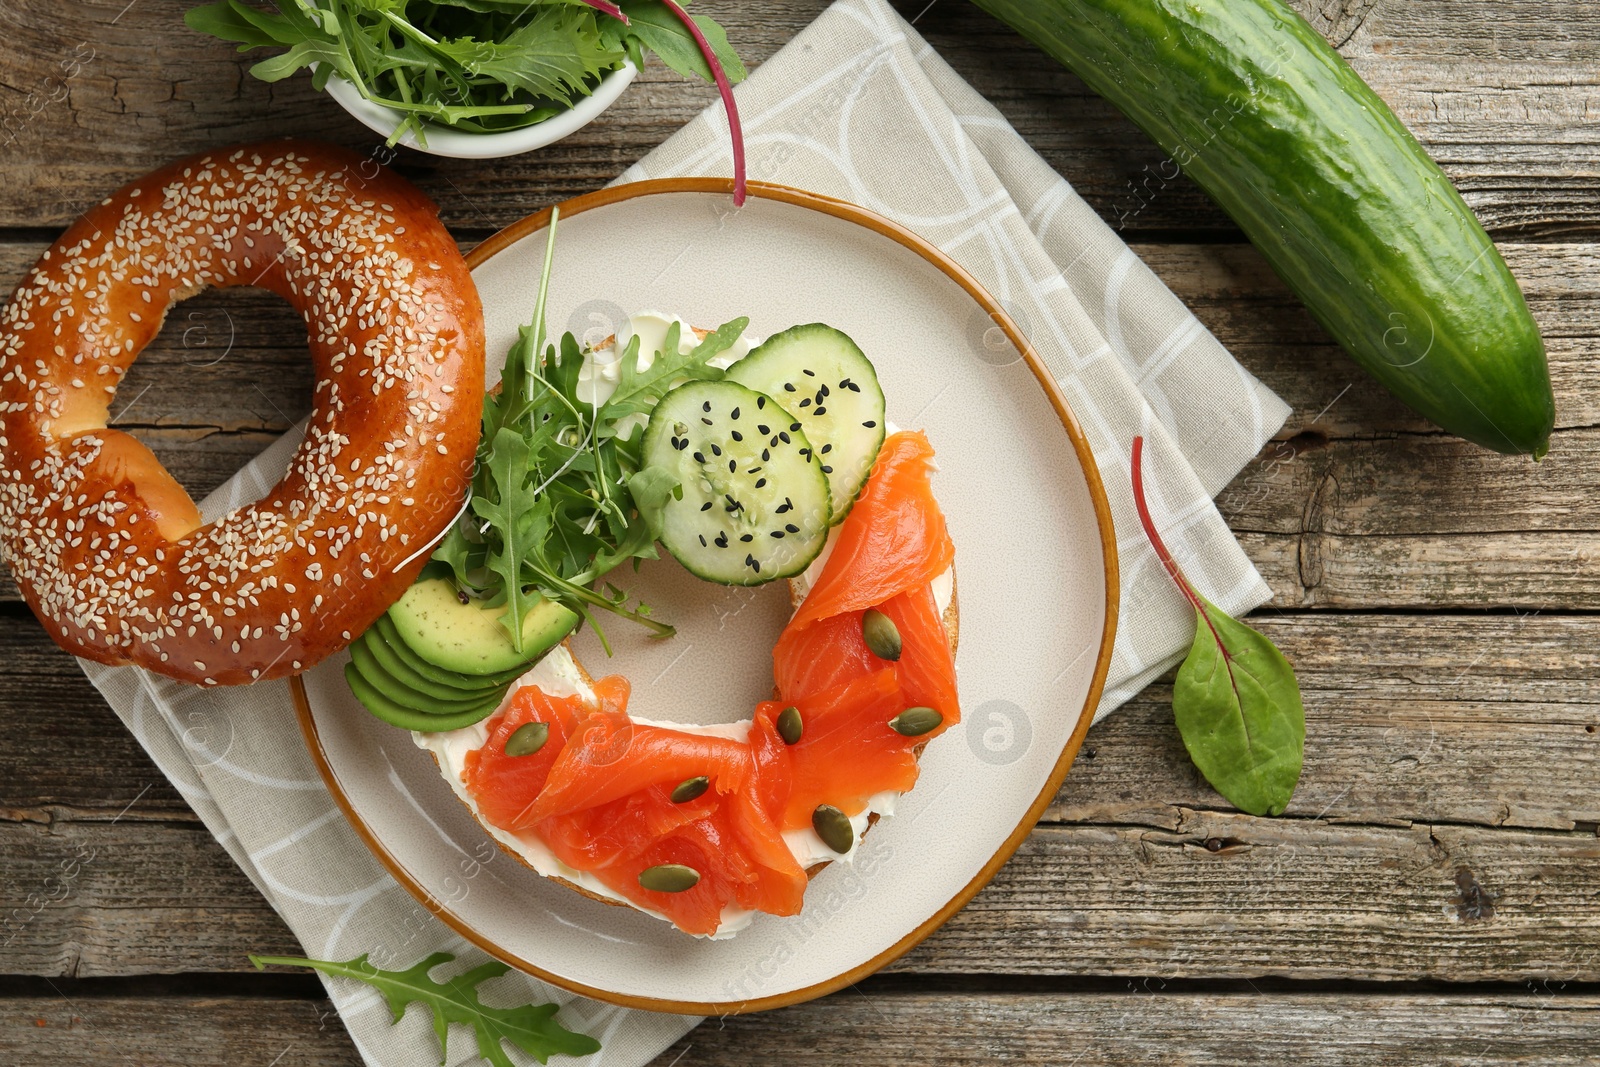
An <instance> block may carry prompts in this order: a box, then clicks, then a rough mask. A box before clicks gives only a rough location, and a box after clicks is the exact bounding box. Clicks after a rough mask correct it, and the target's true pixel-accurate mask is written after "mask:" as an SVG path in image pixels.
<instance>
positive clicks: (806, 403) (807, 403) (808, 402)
mask: <svg viewBox="0 0 1600 1067" xmlns="http://www.w3.org/2000/svg"><path fill="white" fill-rule="evenodd" d="M800 406H801V407H803V408H808V407H810V406H811V398H810V397H809V396H808V397H806V398H805V399H804V400H802V401H800Z"/></svg>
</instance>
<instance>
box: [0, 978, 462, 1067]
mask: <svg viewBox="0 0 1600 1067" xmlns="http://www.w3.org/2000/svg"><path fill="white" fill-rule="evenodd" d="M462 1036H464V1035H458V1036H457V1038H456V1039H457V1040H458V1041H459V1040H461V1037H462ZM468 1040H469V1041H470V1037H469V1038H468ZM468 1047H470V1046H468ZM0 1060H3V1061H4V1062H6V1063H13V1064H45V1063H48V1064H54V1065H56V1067H80V1065H81V1067H90V1065H100V1064H138V1065H139V1067H164V1065H171V1067H180V1065H181V1067H210V1065H215V1064H222V1063H237V1064H252V1065H253V1064H260V1065H262V1067H267V1065H271V1067H361V1063H362V1059H361V1055H360V1053H358V1052H357V1051H356V1048H355V1045H353V1044H352V1043H351V1041H350V1036H349V1034H348V1033H347V1032H346V1031H345V1028H344V1026H343V1025H342V1024H341V1023H340V1022H339V1017H338V1015H337V1014H335V1013H334V1010H333V1005H332V1003H331V1002H329V1001H327V1000H321V999H318V1000H309V999H307V1000H296V999H278V998H274V997H251V996H241V995H232V996H172V995H167V996H162V997H160V998H159V999H157V998H155V997H140V996H128V995H126V994H123V995H114V996H81V995H73V996H71V997H70V998H69V997H66V996H19V997H4V998H0Z"/></svg>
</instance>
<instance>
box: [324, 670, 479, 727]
mask: <svg viewBox="0 0 1600 1067" xmlns="http://www.w3.org/2000/svg"><path fill="white" fill-rule="evenodd" d="M344 680H345V682H346V684H348V685H349V686H350V692H352V693H354V694H355V697H356V699H357V700H359V701H361V704H362V706H363V707H365V708H366V709H367V710H368V711H370V712H372V714H374V715H376V716H377V717H378V718H380V719H382V720H383V721H384V722H387V723H390V724H392V725H395V726H398V727H400V728H401V729H402V730H419V731H421V732H423V733H438V732H440V731H443V730H459V729H461V728H462V727H463V726H471V725H472V724H473V723H475V722H482V721H483V720H484V719H487V718H488V717H489V716H490V715H493V714H494V709H495V708H496V707H498V706H499V702H498V701H488V702H486V703H485V704H484V706H483V707H482V708H481V709H474V710H472V711H463V712H458V713H456V714H454V715H429V714H428V713H427V712H424V711H415V710H413V709H411V708H407V707H402V706H401V705H399V704H396V703H395V702H394V701H392V700H390V699H389V698H388V697H386V696H384V695H383V694H382V693H380V692H378V691H377V690H376V689H374V688H373V687H372V684H371V683H370V682H368V681H367V679H366V678H365V677H364V676H363V675H362V673H361V672H360V671H358V670H357V669H356V665H355V661H354V660H352V661H351V662H349V663H346V664H345V665H344Z"/></svg>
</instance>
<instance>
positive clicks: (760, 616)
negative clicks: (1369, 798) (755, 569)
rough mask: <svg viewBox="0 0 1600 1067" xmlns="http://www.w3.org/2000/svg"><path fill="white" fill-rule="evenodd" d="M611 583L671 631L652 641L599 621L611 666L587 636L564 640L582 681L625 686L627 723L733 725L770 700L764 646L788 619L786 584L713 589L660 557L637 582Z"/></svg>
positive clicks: (634, 577)
mask: <svg viewBox="0 0 1600 1067" xmlns="http://www.w3.org/2000/svg"><path fill="white" fill-rule="evenodd" d="M611 580H612V581H613V582H614V583H615V584H616V585H617V586H618V587H620V588H623V589H626V590H627V591H628V592H629V594H631V595H632V596H634V597H638V598H640V599H642V600H643V601H644V602H645V603H646V604H649V605H650V607H651V609H652V615H651V617H652V618H654V619H658V620H660V621H662V622H667V623H670V624H672V625H673V626H675V627H677V631H678V632H677V634H676V636H673V637H669V638H665V639H662V638H657V637H652V636H650V631H649V630H647V629H646V628H645V627H643V626H640V625H638V624H637V623H634V622H630V621H629V620H627V619H623V618H619V617H616V616H614V615H610V614H609V613H606V612H600V613H598V614H599V615H600V616H601V618H600V625H601V626H603V627H605V631H606V636H607V637H608V638H609V639H610V641H611V647H612V651H613V653H614V654H613V655H612V656H610V657H607V656H606V654H605V649H604V648H603V647H602V646H601V644H600V640H599V638H598V637H597V636H596V635H595V633H594V632H593V630H591V629H590V628H588V627H585V628H584V629H583V630H582V631H581V632H580V633H579V634H578V635H577V636H576V637H574V638H573V641H572V648H573V652H574V653H575V654H576V655H577V657H578V661H579V662H580V663H582V664H583V666H584V669H585V670H587V671H588V672H589V673H590V674H591V675H593V676H594V677H596V678H599V677H603V676H604V675H607V674H622V675H625V676H626V677H627V679H628V681H629V682H631V683H632V684H633V695H632V696H631V697H630V699H629V702H628V710H629V712H630V713H632V714H634V715H638V716H641V717H643V718H646V719H656V720H661V721H666V722H681V723H694V724H709V723H719V722H734V721H737V720H739V719H748V718H750V715H751V713H752V712H753V711H754V709H755V706H756V704H757V703H759V702H760V701H763V700H771V699H772V646H773V645H775V644H777V641H778V635H779V634H781V633H782V632H783V627H784V624H785V623H786V622H788V621H789V616H790V615H791V614H792V613H793V611H794V608H793V605H792V604H791V603H790V601H789V583H788V582H783V581H777V582H768V583H767V584H766V585H759V586H753V587H749V588H734V587H730V586H722V585H714V584H712V583H710V582H706V581H702V580H701V579H699V578H696V577H695V576H694V575H692V574H690V573H689V572H688V571H686V570H684V569H683V567H682V566H680V565H679V564H678V562H677V561H676V560H674V559H672V558H670V557H664V558H662V559H657V560H649V561H646V562H645V563H644V564H643V565H642V566H641V567H640V568H639V571H638V573H634V572H633V571H632V570H631V569H627V568H624V569H621V570H618V571H614V572H612V574H611Z"/></svg>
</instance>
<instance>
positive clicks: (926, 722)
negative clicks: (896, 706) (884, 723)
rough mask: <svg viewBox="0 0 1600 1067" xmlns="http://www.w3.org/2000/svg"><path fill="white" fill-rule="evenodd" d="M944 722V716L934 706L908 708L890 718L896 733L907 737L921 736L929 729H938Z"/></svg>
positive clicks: (890, 723)
mask: <svg viewBox="0 0 1600 1067" xmlns="http://www.w3.org/2000/svg"><path fill="white" fill-rule="evenodd" d="M942 722H944V716H943V715H940V714H939V713H938V712H937V711H934V710H933V709H932V708H907V709H906V710H905V711H902V712H901V713H900V714H898V715H896V716H895V717H894V718H892V719H890V720H889V726H890V728H891V729H893V730H894V732H895V733H897V734H901V735H902V736H905V737H921V736H922V735H923V734H925V733H927V732H928V731H929V730H934V729H937V728H938V726H939V724H940V723H942Z"/></svg>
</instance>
